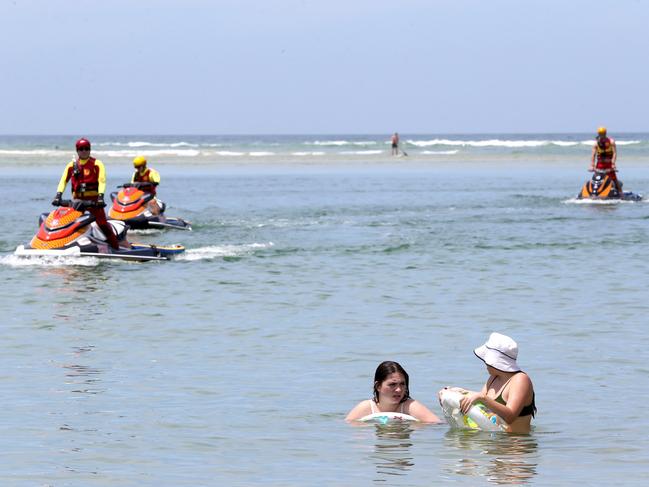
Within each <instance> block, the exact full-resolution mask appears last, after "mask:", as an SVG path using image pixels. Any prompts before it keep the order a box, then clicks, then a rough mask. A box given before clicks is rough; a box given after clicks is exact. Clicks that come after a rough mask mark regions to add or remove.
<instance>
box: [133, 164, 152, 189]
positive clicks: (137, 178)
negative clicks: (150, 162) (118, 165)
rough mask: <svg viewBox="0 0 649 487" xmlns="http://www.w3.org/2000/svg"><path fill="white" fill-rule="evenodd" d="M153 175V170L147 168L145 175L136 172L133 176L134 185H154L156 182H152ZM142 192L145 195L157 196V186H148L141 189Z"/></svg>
mask: <svg viewBox="0 0 649 487" xmlns="http://www.w3.org/2000/svg"><path fill="white" fill-rule="evenodd" d="M150 175H151V168H148V167H147V168H146V170H145V171H144V173H140V171H135V174H133V182H134V183H153V182H154V181H151V178H150V177H149V176H150ZM141 190H142V191H144V192H145V193H151V194H153V195H155V185H154V184H151V185H147V186H146V187H144V188H141Z"/></svg>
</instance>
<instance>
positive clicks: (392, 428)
mask: <svg viewBox="0 0 649 487" xmlns="http://www.w3.org/2000/svg"><path fill="white" fill-rule="evenodd" d="M375 428H376V443H375V446H374V453H373V454H372V455H371V456H370V458H371V459H372V461H373V462H374V463H375V465H376V472H377V474H378V478H376V479H375V481H376V482H385V481H387V480H388V479H386V478H385V476H387V475H405V474H406V472H407V471H408V470H410V469H411V468H412V466H413V465H414V463H413V458H412V453H411V452H410V448H411V447H412V442H411V441H410V434H411V433H412V431H413V430H412V426H411V425H410V424H408V423H405V422H404V423H394V424H377V425H375Z"/></svg>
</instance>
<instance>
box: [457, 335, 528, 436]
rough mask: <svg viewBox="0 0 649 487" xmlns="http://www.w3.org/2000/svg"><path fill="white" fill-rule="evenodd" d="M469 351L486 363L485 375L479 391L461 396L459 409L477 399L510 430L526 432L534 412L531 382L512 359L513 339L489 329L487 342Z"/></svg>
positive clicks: (515, 347)
mask: <svg viewBox="0 0 649 487" xmlns="http://www.w3.org/2000/svg"><path fill="white" fill-rule="evenodd" d="M473 353H475V355H476V357H478V358H479V359H480V360H482V361H483V362H484V363H485V365H486V366H487V372H489V378H488V379H487V382H486V383H485V385H484V386H483V387H482V390H481V391H480V392H469V394H467V395H466V397H464V398H463V399H462V401H461V402H460V407H461V409H462V412H463V413H466V412H467V411H468V410H469V409H470V408H471V406H472V405H473V403H475V402H478V401H479V402H482V403H483V404H484V405H485V406H487V407H488V408H489V409H491V410H492V411H493V412H494V413H496V414H497V415H498V416H500V417H501V418H502V419H503V420H504V421H505V422H506V423H507V425H508V426H507V431H509V432H510V433H529V431H530V427H531V423H532V418H533V417H534V414H535V413H536V405H535V404H534V386H533V385H532V381H531V380H530V378H529V376H528V375H527V374H526V373H525V372H523V371H522V370H521V368H520V367H519V366H518V363H516V359H517V358H518V345H517V344H516V342H515V341H514V340H512V339H511V338H510V337H508V336H506V335H501V334H500V333H492V334H491V335H490V336H489V340H487V343H485V344H484V345H482V346H481V347H478V348H476V349H475V350H474V351H473Z"/></svg>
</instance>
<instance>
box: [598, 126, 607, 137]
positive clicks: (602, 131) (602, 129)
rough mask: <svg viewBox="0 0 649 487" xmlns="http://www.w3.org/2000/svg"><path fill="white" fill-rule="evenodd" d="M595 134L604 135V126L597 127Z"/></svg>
mask: <svg viewBox="0 0 649 487" xmlns="http://www.w3.org/2000/svg"><path fill="white" fill-rule="evenodd" d="M597 135H606V127H599V128H598V129H597Z"/></svg>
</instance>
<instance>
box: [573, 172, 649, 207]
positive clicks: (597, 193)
mask: <svg viewBox="0 0 649 487" xmlns="http://www.w3.org/2000/svg"><path fill="white" fill-rule="evenodd" d="M577 199H580V200H582V199H591V200H621V201H640V200H641V199H642V195H639V194H637V193H632V192H630V191H622V192H620V191H619V190H618V189H617V185H616V184H615V181H613V180H612V179H611V178H610V177H609V175H608V174H607V171H602V170H599V169H595V171H594V172H593V177H592V179H591V180H590V181H586V184H584V186H583V188H581V191H580V192H579V194H578V195H577Z"/></svg>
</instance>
